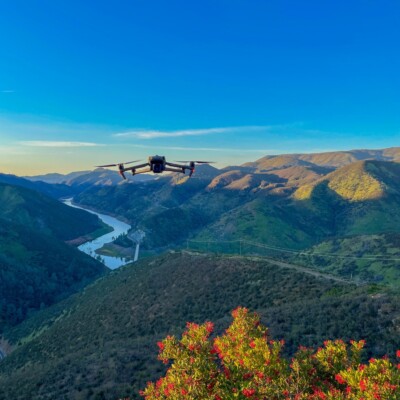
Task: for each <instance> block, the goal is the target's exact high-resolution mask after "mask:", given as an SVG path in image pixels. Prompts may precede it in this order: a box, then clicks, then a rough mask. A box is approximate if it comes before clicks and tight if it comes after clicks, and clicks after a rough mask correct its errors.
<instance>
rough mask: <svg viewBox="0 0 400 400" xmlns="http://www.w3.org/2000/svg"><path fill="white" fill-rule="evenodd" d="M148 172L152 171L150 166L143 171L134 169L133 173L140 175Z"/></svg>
mask: <svg viewBox="0 0 400 400" xmlns="http://www.w3.org/2000/svg"><path fill="white" fill-rule="evenodd" d="M147 172H151V169H150V168H146V169H142V170H141V171H136V170H134V169H133V170H132V175H138V174H145V173H147Z"/></svg>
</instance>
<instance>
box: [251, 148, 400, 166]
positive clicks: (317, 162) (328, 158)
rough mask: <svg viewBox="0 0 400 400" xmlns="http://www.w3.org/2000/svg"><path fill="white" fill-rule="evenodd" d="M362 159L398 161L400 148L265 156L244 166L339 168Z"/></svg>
mask: <svg viewBox="0 0 400 400" xmlns="http://www.w3.org/2000/svg"><path fill="white" fill-rule="evenodd" d="M362 160H377V161H400V148H399V147H391V148H387V149H381V150H349V151H332V152H326V153H309V154H283V155H276V156H265V157H262V158H260V159H259V160H256V161H255V162H251V163H246V164H244V166H247V167H252V168H255V169H257V170H259V171H260V170H273V169H280V168H283V167H285V168H286V167H292V166H311V165H314V166H320V167H329V168H340V167H343V166H345V165H349V164H352V163H354V162H357V161H362Z"/></svg>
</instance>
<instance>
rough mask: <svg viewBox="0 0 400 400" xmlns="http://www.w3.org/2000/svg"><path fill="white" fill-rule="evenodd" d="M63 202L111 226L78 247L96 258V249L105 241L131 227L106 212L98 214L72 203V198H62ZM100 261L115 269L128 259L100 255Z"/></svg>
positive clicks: (125, 231) (126, 231)
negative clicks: (100, 234)
mask: <svg viewBox="0 0 400 400" xmlns="http://www.w3.org/2000/svg"><path fill="white" fill-rule="evenodd" d="M64 204H66V205H67V206H70V207H74V208H80V209H81V210H85V211H87V212H90V213H91V214H95V215H97V216H98V217H99V218H100V219H101V220H102V221H103V222H104V223H106V224H107V225H109V226H111V227H112V228H113V229H114V230H113V231H112V232H110V233H107V234H105V235H103V236H100V237H98V238H97V239H95V240H92V241H91V242H86V243H84V244H82V245H81V246H79V247H78V249H79V250H81V251H83V252H84V253H86V254H89V255H90V256H92V257H94V258H96V256H97V254H96V250H97V249H100V248H101V247H103V245H105V244H106V243H110V242H112V241H113V238H116V237H117V236H119V235H121V234H126V233H128V231H129V229H131V226H130V225H128V224H126V223H125V222H122V221H120V220H119V219H116V218H114V217H111V216H110V215H106V214H100V213H98V212H95V211H92V210H89V209H87V208H85V207H80V206H77V205H75V204H72V199H67V200H64ZM101 261H102V262H103V263H104V265H105V266H106V267H108V268H110V269H116V268H119V267H121V266H123V265H125V264H127V263H128V262H130V261H128V260H127V259H125V258H121V257H110V256H103V255H102V256H101Z"/></svg>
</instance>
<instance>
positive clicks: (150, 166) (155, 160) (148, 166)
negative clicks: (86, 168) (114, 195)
mask: <svg viewBox="0 0 400 400" xmlns="http://www.w3.org/2000/svg"><path fill="white" fill-rule="evenodd" d="M139 161H140V160H134V161H128V162H124V163H117V164H107V165H97V166H96V167H97V168H107V167H118V173H119V174H120V175H121V176H122V178H124V179H126V176H125V172H127V171H130V172H131V173H132V175H137V174H145V173H146V172H153V173H154V174H161V173H163V172H164V171H170V172H179V173H181V174H185V173H186V170H188V171H190V172H189V178H190V177H191V176H192V175H193V173H194V171H195V166H196V164H212V163H213V161H176V163H171V162H168V161H167V160H166V159H165V157H164V156H150V157H149V158H148V162H147V163H145V164H139V165H133V166H132V167H127V168H126V167H125V165H127V164H133V163H136V162H139ZM177 163H179V164H177ZM181 163H187V164H186V165H185V164H181ZM142 168H144V169H142Z"/></svg>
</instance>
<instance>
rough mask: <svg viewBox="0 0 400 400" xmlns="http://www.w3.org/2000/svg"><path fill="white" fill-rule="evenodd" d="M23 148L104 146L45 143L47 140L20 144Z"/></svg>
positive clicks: (56, 142) (85, 143)
mask: <svg viewBox="0 0 400 400" xmlns="http://www.w3.org/2000/svg"><path fill="white" fill-rule="evenodd" d="M19 144H21V145H22V146H29V147H58V148H59V147H67V148H69V147H96V146H103V145H102V144H99V143H91V142H61V141H45V140H29V141H22V142H19Z"/></svg>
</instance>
